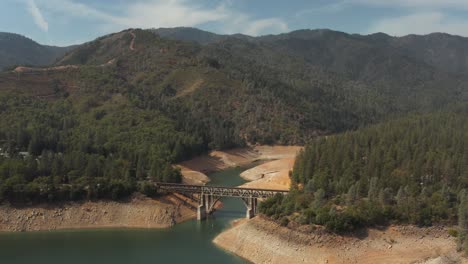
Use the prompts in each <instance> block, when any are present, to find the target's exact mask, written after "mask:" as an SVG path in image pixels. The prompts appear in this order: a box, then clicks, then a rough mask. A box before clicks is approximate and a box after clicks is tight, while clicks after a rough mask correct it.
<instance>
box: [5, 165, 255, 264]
mask: <svg viewBox="0 0 468 264" xmlns="http://www.w3.org/2000/svg"><path fill="white" fill-rule="evenodd" d="M243 170H244V169H240V168H234V169H228V170H225V171H222V172H218V173H214V174H211V175H210V178H211V182H210V184H211V185H225V186H237V185H240V184H242V183H244V181H243V180H242V178H240V177H239V174H240V172H242V171H243ZM223 204H224V207H223V209H221V210H218V211H217V212H215V214H214V215H213V217H211V218H209V219H207V220H206V221H202V222H198V221H196V220H192V221H188V222H185V223H182V224H178V225H176V226H174V227H172V228H168V229H162V230H156V229H155V230H147V229H138V230H134V229H131V230H128V229H124V230H122V229H118V230H108V229H107V230H82V231H53V232H31V233H8V234H0V264H17V263H18V264H20V263H21V264H26V263H28V264H29V263H31V264H38V263H41V264H42V263H45V264H46V263H47V264H58V263H60V264H64V263H66V264H88V263H100V264H102V263H112V264H121V263H122V264H123V263H126V264H133V263H192V264H195V263H203V264H209V263H213V264H224V263H226V264H231V263H247V262H245V261H244V260H242V259H241V258H239V257H237V256H234V255H232V254H230V253H228V252H226V251H224V250H222V249H220V248H218V247H216V246H215V245H214V244H213V243H212V240H213V238H214V237H215V236H216V235H218V234H219V233H221V231H222V230H223V229H225V228H227V227H228V226H229V224H230V222H231V221H232V220H234V219H237V218H242V217H245V208H244V205H243V204H242V201H241V200H240V199H235V198H226V199H223Z"/></svg>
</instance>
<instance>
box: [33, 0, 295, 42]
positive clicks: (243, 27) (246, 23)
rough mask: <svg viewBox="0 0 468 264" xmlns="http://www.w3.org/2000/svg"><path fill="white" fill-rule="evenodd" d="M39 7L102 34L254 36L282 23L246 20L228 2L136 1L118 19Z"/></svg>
mask: <svg viewBox="0 0 468 264" xmlns="http://www.w3.org/2000/svg"><path fill="white" fill-rule="evenodd" d="M37 1H38V2H39V3H40V4H41V6H43V7H45V8H47V10H49V11H52V12H55V13H57V14H62V13H65V14H67V15H71V16H74V17H78V18H80V19H88V20H97V21H100V22H101V25H100V27H102V28H105V29H106V30H109V31H112V30H119V29H121V28H150V27H176V26H198V25H202V24H205V23H209V22H217V23H219V24H221V25H222V29H225V30H224V32H223V33H233V32H232V31H234V32H236V33H238V32H240V33H245V34H252V35H258V34H262V33H265V32H266V31H267V30H268V31H273V32H284V31H286V30H287V29H288V26H287V24H286V22H284V21H283V20H281V19H279V18H265V19H253V18H251V17H250V16H248V15H246V14H244V13H241V12H237V11H234V10H231V9H230V8H229V6H230V4H229V2H225V3H222V4H220V5H218V6H216V7H205V6H202V5H196V4H194V3H193V1H190V2H189V1H187V0H168V1H163V0H138V1H133V2H131V3H129V4H127V5H121V6H117V7H118V9H119V10H122V14H121V15H116V14H112V13H110V12H106V11H101V10H99V9H96V8H94V7H92V6H89V5H85V4H82V3H79V2H77V1H74V0H37Z"/></svg>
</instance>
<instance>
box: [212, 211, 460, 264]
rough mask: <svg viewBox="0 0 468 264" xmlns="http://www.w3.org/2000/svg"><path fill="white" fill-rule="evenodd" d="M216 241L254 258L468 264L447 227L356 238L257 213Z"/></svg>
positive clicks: (392, 229)
mask: <svg viewBox="0 0 468 264" xmlns="http://www.w3.org/2000/svg"><path fill="white" fill-rule="evenodd" d="M214 242H215V243H216V244H217V245H218V246H220V247H222V248H224V249H226V250H228V251H231V252H233V253H235V254H237V255H239V256H241V257H243V258H245V259H248V260H250V261H252V262H254V263H281V264H283V263H310V264H316V263H364V264H376V263H425V262H426V261H427V263H444V262H443V261H447V260H448V261H449V262H448V263H468V262H467V260H466V259H463V258H462V257H461V256H460V255H459V254H458V253H457V252H456V250H455V248H456V241H455V238H452V237H450V236H449V235H448V234H447V230H445V229H444V228H416V227H411V226H407V227H390V228H388V229H386V230H383V231H381V230H376V229H370V230H369V231H368V234H365V235H364V236H363V237H361V238H356V237H343V236H337V235H332V234H327V233H325V232H323V231H311V230H301V231H295V230H292V229H289V228H285V227H281V226H279V225H277V224H276V223H274V222H271V221H269V220H266V219H262V218H259V217H256V218H254V219H252V220H250V221H247V220H239V222H238V223H236V224H234V226H233V227H232V228H231V229H229V230H227V231H226V232H223V233H222V234H220V235H219V236H217V237H216V238H215V240H214ZM441 256H443V257H441ZM441 261H442V262H441Z"/></svg>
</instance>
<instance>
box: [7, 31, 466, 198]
mask: <svg viewBox="0 0 468 264" xmlns="http://www.w3.org/2000/svg"><path fill="white" fill-rule="evenodd" d="M184 30H188V31H189V32H191V33H190V34H192V35H189V37H187V38H186V39H190V38H198V41H203V43H204V44H203V45H202V44H200V43H197V42H196V41H195V42H194V41H178V40H174V39H173V38H174V37H171V38H165V37H161V36H160V35H164V34H168V35H171V36H178V37H177V38H180V36H179V35H178V34H179V33H180V34H182V35H183V32H185V31H180V29H174V30H170V29H168V30H160V31H159V32H160V35H158V34H155V33H154V32H153V30H139V29H135V30H133V29H130V30H125V31H122V32H119V33H115V34H110V35H107V36H103V37H100V38H98V39H96V40H95V41H92V42H89V43H85V44H83V45H80V46H79V47H77V48H75V49H73V50H71V51H69V52H68V53H67V54H66V55H64V56H63V57H62V58H61V59H59V60H57V63H56V64H55V65H54V67H52V68H49V69H40V70H38V69H28V68H23V69H20V70H19V71H17V72H12V71H9V72H3V73H1V74H0V101H1V104H0V116H1V119H0V148H1V149H2V150H1V151H0V155H1V156H0V183H1V185H2V186H0V196H1V198H2V199H4V200H9V201H17V202H34V201H40V200H52V201H53V200H56V199H59V200H63V199H81V198H84V197H88V198H120V197H123V196H125V195H127V194H129V193H131V192H133V191H134V190H136V189H137V188H142V190H144V189H145V188H144V187H145V186H144V185H141V183H142V182H143V181H145V180H147V179H153V180H158V181H172V182H177V181H180V174H179V173H178V172H177V171H176V170H174V169H172V167H171V164H173V163H175V162H177V161H180V160H183V159H187V158H189V157H190V156H192V155H195V154H199V153H203V152H206V151H208V150H210V149H220V148H230V147H234V146H243V145H245V144H255V143H260V144H270V143H271V144H272V143H275V144H304V143H306V142H308V141H309V140H311V139H313V138H314V137H316V136H318V135H325V134H331V133H336V132H343V131H347V130H353V129H356V128H359V127H361V126H365V125H368V124H371V123H376V122H381V121H385V120H387V119H390V118H393V117H398V116H403V115H406V114H408V113H410V112H432V111H434V110H437V109H442V108H446V107H447V106H449V105H452V104H456V103H464V102H466V101H467V96H468V88H467V87H468V86H467V79H466V76H464V75H460V74H456V73H454V72H447V71H441V70H439V68H438V67H435V66H433V65H430V64H428V63H426V62H424V61H421V60H419V59H417V58H416V57H408V56H407V55H405V54H404V53H403V52H400V51H398V50H397V48H395V47H392V48H386V46H384V45H380V44H378V43H380V42H381V41H382V40H381V39H380V38H387V37H386V36H380V37H379V36H368V37H364V36H356V35H347V34H344V33H340V32H333V31H323V30H322V31H296V32H292V33H290V34H285V35H279V36H265V37H259V38H251V37H245V36H239V35H235V36H222V37H219V38H218V36H217V35H212V34H209V33H206V32H201V33H200V32H198V31H197V30H195V29H184ZM161 32H165V33H161ZM181 32H182V33H181ZM193 32H195V33H196V34H195V37H194V36H193ZM176 33H177V34H176ZM371 38H376V39H377V40H375V41H374V42H375V43H373V42H372V41H371ZM212 39H216V41H212ZM44 164H46V165H47V166H46V165H44ZM43 166H46V167H43Z"/></svg>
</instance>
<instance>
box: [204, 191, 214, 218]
mask: <svg viewBox="0 0 468 264" xmlns="http://www.w3.org/2000/svg"><path fill="white" fill-rule="evenodd" d="M212 199H213V197H212V196H211V195H209V194H205V211H206V214H207V215H209V214H211V210H210V207H211V200H212Z"/></svg>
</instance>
